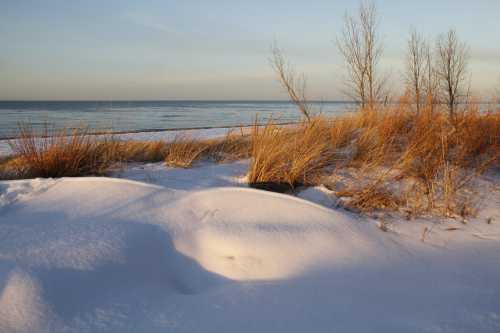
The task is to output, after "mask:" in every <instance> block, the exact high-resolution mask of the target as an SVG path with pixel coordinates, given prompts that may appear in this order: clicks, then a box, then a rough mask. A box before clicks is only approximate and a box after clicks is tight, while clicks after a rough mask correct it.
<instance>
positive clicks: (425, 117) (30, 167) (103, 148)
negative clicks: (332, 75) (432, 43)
mask: <svg viewBox="0 0 500 333" xmlns="http://www.w3.org/2000/svg"><path fill="white" fill-rule="evenodd" d="M499 140H500V111H499V110H493V111H490V112H486V113H485V112H480V111H479V108H478V106H476V105H472V104H469V105H467V106H464V107H462V110H458V111H457V113H456V115H455V117H454V118H453V122H451V121H450V118H449V117H448V116H447V110H446V109H445V108H443V110H440V108H439V106H436V105H430V104H429V105H423V106H422V107H421V109H420V110H419V112H418V113H415V112H414V110H413V108H412V106H411V105H409V104H408V103H405V100H404V99H402V101H401V103H399V104H397V105H393V106H389V107H379V108H376V107H371V108H368V109H366V110H361V111H360V112H357V113H352V114H348V115H344V116H341V117H337V118H333V119H332V118H326V117H312V118H311V119H310V120H309V121H303V122H301V123H299V124H297V125H295V126H279V125H275V124H274V123H273V122H272V121H271V122H269V123H268V124H267V125H265V126H257V125H256V124H255V125H254V126H253V128H252V129H251V135H245V134H244V133H243V132H242V131H241V132H239V133H238V132H229V133H228V134H227V135H226V136H225V137H222V138H216V139H206V140H196V139H194V138H189V137H186V136H177V137H176V138H175V139H173V140H172V141H169V142H164V141H155V142H138V141H116V140H113V138H112V137H104V138H103V137H100V138H99V139H98V138H97V137H96V136H94V135H91V133H89V132H88V131H87V130H86V129H79V130H75V131H67V130H63V131H60V132H58V133H56V135H54V136H51V137H45V138H37V137H36V136H35V135H34V133H33V131H32V130H31V129H30V128H29V127H28V126H24V127H22V128H21V130H20V135H19V138H18V139H17V140H14V141H13V142H12V143H11V145H12V149H13V151H14V152H15V156H13V157H11V158H9V159H4V160H2V161H0V177H1V178H3V179H12V178H29V177H63V176H85V175H102V174H105V173H106V172H107V171H108V170H109V168H110V167H112V166H114V165H116V164H117V163H120V162H160V161H165V163H166V165H168V166H173V167H183V168H188V167H191V166H193V165H194V164H196V163H197V162H199V161H212V162H216V163H219V162H227V161H233V160H238V159H245V158H251V160H250V166H249V172H248V182H249V184H250V185H251V186H253V187H257V188H262V189H267V190H273V191H279V192H286V191H289V190H293V189H294V188H296V187H298V186H309V185H317V184H325V186H328V187H329V188H332V189H335V188H339V189H341V190H338V191H337V196H339V197H341V199H344V200H341V202H344V205H345V206H346V207H347V208H350V209H353V210H356V211H360V212H364V213H370V212H373V211H377V210H384V211H388V210H389V211H390V210H392V211H395V210H400V211H401V210H403V211H404V212H406V213H407V214H408V216H414V215H420V214H424V213H425V214H427V213H432V214H434V213H437V214H442V215H447V216H466V215H469V214H473V212H474V209H473V207H472V206H471V202H470V201H471V194H470V192H467V187H468V185H469V184H470V182H471V181H472V180H473V179H474V178H475V177H476V176H477V175H479V174H481V173H483V172H485V171H486V170H488V169H489V168H490V167H492V166H494V167H498V166H499V159H498V157H499V156H500V142H499ZM345 170H354V171H353V174H355V179H354V180H353V181H350V182H349V183H346V184H341V182H342V177H341V174H342V173H343V172H345ZM337 176H338V177H340V178H339V180H338V182H339V184H340V185H342V186H336V185H335V183H331V182H332V181H333V180H332V179H337V178H338V177H337ZM335 181H337V180H335ZM335 181H333V182H335Z"/></svg>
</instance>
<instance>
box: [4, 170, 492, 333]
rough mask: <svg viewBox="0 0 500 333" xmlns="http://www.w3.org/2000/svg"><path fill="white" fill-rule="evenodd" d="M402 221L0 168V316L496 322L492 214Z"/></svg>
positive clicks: (121, 325)
mask: <svg viewBox="0 0 500 333" xmlns="http://www.w3.org/2000/svg"><path fill="white" fill-rule="evenodd" d="M407 225H408V227H405V226H404V225H402V226H401V227H399V228H400V229H399V230H396V231H393V232H388V233H382V232H380V230H378V228H377V226H376V224H374V223H369V222H368V221H366V220H364V219H360V218H359V217H357V216H355V215H351V214H349V213H347V212H344V211H336V210H332V209H327V208H325V207H323V206H320V205H317V204H314V203H311V202H309V201H305V200H302V199H299V198H296V197H292V196H287V195H281V194H274V193H269V192H263V191H258V190H253V189H246V188H234V187H227V188H208V189H202V190H191V191H189V190H173V189H170V188H167V187H163V186H157V185H150V184H145V183H141V182H136V181H130V180H124V179H112V178H73V179H65V178H63V179H59V180H29V181H28V180H27V181H8V182H2V183H0V332H305V331H314V332H332V331H340V332H360V331H363V332H367V331H378V332H470V331H481V332H498V331H499V330H500V287H499V284H498V281H500V255H499V253H500V232H499V231H500V227H499V226H498V225H497V224H492V225H488V226H487V227H485V226H479V225H471V226H470V228H471V229H470V230H469V229H467V228H469V227H467V226H465V227H464V228H465V229H464V230H463V231H457V232H456V233H454V234H453V236H451V233H450V232H449V231H445V229H444V228H440V227H437V228H436V229H435V230H434V232H433V233H432V235H430V236H429V241H428V242H425V243H424V242H421V241H420V240H419V237H418V236H419V235H416V236H415V237H411V236H409V235H412V232H413V229H412V228H415V225H411V223H410V222H409V223H407ZM484 225H486V223H484ZM478 233H479V234H481V235H482V236H484V237H483V238H481V237H476V236H477V234H478ZM484 238H486V239H484Z"/></svg>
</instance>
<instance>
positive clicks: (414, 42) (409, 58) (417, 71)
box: [405, 29, 430, 113]
mask: <svg viewBox="0 0 500 333" xmlns="http://www.w3.org/2000/svg"><path fill="white" fill-rule="evenodd" d="M428 49H429V48H428V46H427V42H426V41H425V39H424V38H423V37H422V36H421V35H420V34H418V32H417V31H416V30H415V29H413V30H412V31H411V32H410V39H409V40H408V53H407V55H406V72H405V79H406V84H407V87H408V90H409V91H410V92H411V93H412V94H413V98H414V101H415V104H416V107H417V113H420V107H421V105H422V102H423V97H425V94H426V92H425V90H426V80H428V79H427V77H426V76H427V75H426V74H427V73H426V70H427V69H426V65H427V63H428V62H429V63H430V61H428V57H430V54H428ZM429 81H430V80H429Z"/></svg>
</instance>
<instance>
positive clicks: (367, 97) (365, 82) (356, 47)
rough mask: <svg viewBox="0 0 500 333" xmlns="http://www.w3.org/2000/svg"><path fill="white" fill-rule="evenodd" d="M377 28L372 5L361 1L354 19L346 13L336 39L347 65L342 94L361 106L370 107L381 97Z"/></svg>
mask: <svg viewBox="0 0 500 333" xmlns="http://www.w3.org/2000/svg"><path fill="white" fill-rule="evenodd" d="M377 27H378V22H377V9H376V7H375V4H374V3H373V2H362V3H361V5H360V7H359V12H358V15H357V16H351V15H349V14H347V13H346V15H345V19H344V30H343V32H342V35H341V37H340V38H339V39H338V40H337V47H338V49H339V52H340V53H341V54H342V56H343V57H344V61H345V63H346V66H347V72H348V78H347V82H346V85H347V91H346V94H347V95H348V96H349V97H351V98H353V99H354V100H355V101H357V102H359V103H361V105H362V106H365V105H367V104H368V105H373V103H375V102H376V101H378V100H380V99H381V98H382V97H383V92H382V89H383V85H384V82H385V80H384V79H382V78H381V77H380V76H379V75H378V71H377V66H378V63H379V61H380V58H381V56H382V51H383V47H382V43H381V42H380V39H379V36H378V33H377Z"/></svg>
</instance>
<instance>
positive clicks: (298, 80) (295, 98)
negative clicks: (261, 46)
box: [270, 43, 311, 121]
mask: <svg viewBox="0 0 500 333" xmlns="http://www.w3.org/2000/svg"><path fill="white" fill-rule="evenodd" d="M271 52H272V57H271V59H270V63H271V66H272V67H273V69H274V71H275V72H276V74H277V76H278V79H279V82H280V83H281V85H282V86H283V88H285V90H286V92H287V93H288V96H289V97H290V100H291V101H292V103H293V104H295V105H296V106H297V108H298V109H299V111H300V112H301V113H302V114H303V115H304V117H306V119H307V121H310V120H311V112H310V108H309V103H308V102H307V97H306V79H305V77H304V75H297V73H296V72H295V70H294V68H293V66H292V65H290V63H289V62H288V61H287V60H286V59H285V56H284V55H283V51H282V50H281V49H280V48H279V47H278V46H277V45H276V43H275V44H274V45H273V46H272V48H271Z"/></svg>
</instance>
